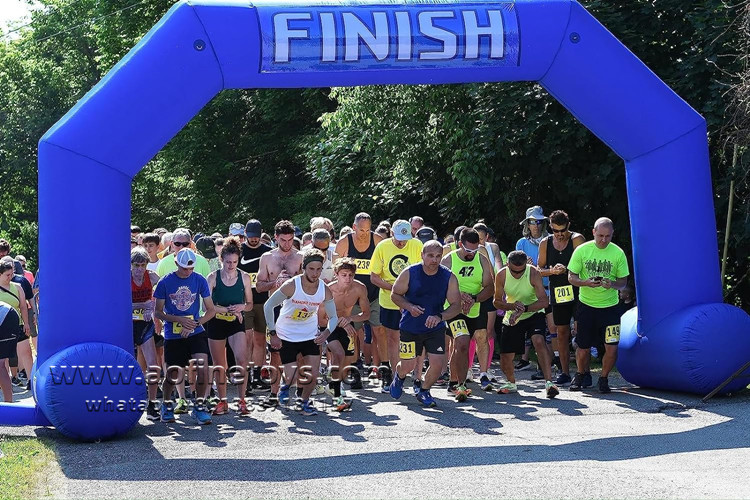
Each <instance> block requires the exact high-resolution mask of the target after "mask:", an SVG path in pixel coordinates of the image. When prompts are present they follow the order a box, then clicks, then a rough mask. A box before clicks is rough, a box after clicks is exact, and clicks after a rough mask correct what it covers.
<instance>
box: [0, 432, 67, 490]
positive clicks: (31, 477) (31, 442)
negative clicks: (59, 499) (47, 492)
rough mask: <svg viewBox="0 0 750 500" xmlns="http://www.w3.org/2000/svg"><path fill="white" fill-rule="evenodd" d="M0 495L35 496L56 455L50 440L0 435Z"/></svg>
mask: <svg viewBox="0 0 750 500" xmlns="http://www.w3.org/2000/svg"><path fill="white" fill-rule="evenodd" d="M0 450H2V452H3V454H4V456H3V457H2V458H0V498H1V499H25V498H36V497H38V496H39V495H40V494H42V495H43V494H44V491H41V492H40V491H39V488H38V484H39V482H40V480H41V479H42V478H43V476H44V473H45V471H46V470H47V467H48V466H49V464H50V462H52V460H54V458H55V452H54V451H53V449H52V445H51V443H50V441H48V440H43V439H37V438H28V437H8V436H0Z"/></svg>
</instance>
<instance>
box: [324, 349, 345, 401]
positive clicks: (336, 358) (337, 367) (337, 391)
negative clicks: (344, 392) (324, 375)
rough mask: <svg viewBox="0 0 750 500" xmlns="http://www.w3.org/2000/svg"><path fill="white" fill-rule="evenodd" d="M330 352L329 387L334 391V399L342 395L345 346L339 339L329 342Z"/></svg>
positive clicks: (328, 357) (328, 358)
mask: <svg viewBox="0 0 750 500" xmlns="http://www.w3.org/2000/svg"><path fill="white" fill-rule="evenodd" d="M328 352H329V354H327V355H326V359H327V360H328V369H329V370H330V380H331V381H330V382H329V383H328V387H329V388H330V389H331V390H332V391H333V396H332V397H333V400H334V401H335V400H336V398H338V397H340V396H341V373H342V372H343V370H342V369H343V368H344V366H346V365H344V357H345V353H344V348H343V347H341V343H340V342H339V341H338V340H337V341H335V342H329V343H328Z"/></svg>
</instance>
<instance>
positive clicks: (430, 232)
mask: <svg viewBox="0 0 750 500" xmlns="http://www.w3.org/2000/svg"><path fill="white" fill-rule="evenodd" d="M417 239H418V240H419V241H421V242H422V243H427V242H428V241H430V240H435V239H437V234H435V230H434V229H432V228H431V227H427V226H424V227H421V228H419V231H417Z"/></svg>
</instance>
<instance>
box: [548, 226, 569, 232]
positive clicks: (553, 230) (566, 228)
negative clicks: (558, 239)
mask: <svg viewBox="0 0 750 500" xmlns="http://www.w3.org/2000/svg"><path fill="white" fill-rule="evenodd" d="M550 229H551V230H552V232H553V233H564V232H565V231H567V230H568V226H567V225H566V226H565V227H564V228H562V229H555V228H554V227H551V226H550Z"/></svg>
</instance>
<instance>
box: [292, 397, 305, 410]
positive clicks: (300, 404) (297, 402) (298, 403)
mask: <svg viewBox="0 0 750 500" xmlns="http://www.w3.org/2000/svg"><path fill="white" fill-rule="evenodd" d="M308 401H309V400H308ZM304 406H305V402H304V401H303V400H302V398H300V397H297V398H294V405H293V407H294V411H302V408H303V407H304Z"/></svg>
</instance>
